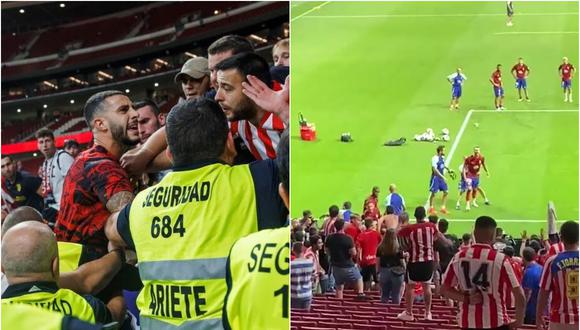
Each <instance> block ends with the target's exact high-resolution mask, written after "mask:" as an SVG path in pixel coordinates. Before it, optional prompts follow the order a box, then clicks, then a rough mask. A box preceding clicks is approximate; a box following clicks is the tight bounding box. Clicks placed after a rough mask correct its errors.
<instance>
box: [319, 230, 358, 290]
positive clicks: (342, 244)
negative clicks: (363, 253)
mask: <svg viewBox="0 0 580 330" xmlns="http://www.w3.org/2000/svg"><path fill="white" fill-rule="evenodd" d="M334 227H335V229H336V232H335V233H334V234H332V235H330V236H328V237H327V238H326V243H325V244H326V251H327V253H328V255H329V256H330V265H331V266H332V274H333V276H334V279H335V281H336V297H337V298H338V299H342V293H343V290H344V285H345V284H354V285H355V289H356V291H357V293H358V295H357V296H356V297H355V299H357V300H366V299H368V297H367V296H365V295H364V291H363V289H364V288H363V281H362V276H361V274H360V272H359V270H358V268H357V267H356V266H355V264H354V262H353V261H352V258H353V257H354V256H356V248H355V246H354V242H353V240H352V238H351V237H350V236H348V235H346V234H345V233H344V230H343V228H344V221H343V220H341V219H338V220H336V221H335V222H334Z"/></svg>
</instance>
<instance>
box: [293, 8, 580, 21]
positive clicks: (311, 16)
mask: <svg viewBox="0 0 580 330" xmlns="http://www.w3.org/2000/svg"><path fill="white" fill-rule="evenodd" d="M321 6H322V5H321ZM314 9H316V7H315V8H312V9H311V10H309V11H307V12H306V13H304V14H302V15H300V16H298V17H296V18H294V19H292V21H293V20H295V19H298V18H300V17H302V16H304V15H305V14H307V13H310V12H311V11H313V10H314ZM518 15H519V16H577V15H578V13H527V14H525V13H519V14H518ZM478 16H505V14H495V13H494V14H377V15H309V16H306V18H413V17H478Z"/></svg>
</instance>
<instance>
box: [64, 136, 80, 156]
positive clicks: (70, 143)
mask: <svg viewBox="0 0 580 330" xmlns="http://www.w3.org/2000/svg"><path fill="white" fill-rule="evenodd" d="M62 148H63V149H64V151H66V152H68V153H69V154H70V155H71V156H72V157H73V158H76V157H77V156H78V155H79V152H81V146H80V144H79V143H78V142H77V141H76V140H74V139H70V140H65V141H64V145H63V146H62Z"/></svg>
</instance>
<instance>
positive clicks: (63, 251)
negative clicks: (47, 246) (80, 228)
mask: <svg viewBox="0 0 580 330" xmlns="http://www.w3.org/2000/svg"><path fill="white" fill-rule="evenodd" d="M57 243H58V262H59V271H60V273H61V274H62V273H66V272H72V271H74V270H76V269H77V268H79V262H80V260H81V255H82V253H83V246H82V244H78V243H71V242H57Z"/></svg>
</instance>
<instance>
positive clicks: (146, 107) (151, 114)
mask: <svg viewBox="0 0 580 330" xmlns="http://www.w3.org/2000/svg"><path fill="white" fill-rule="evenodd" d="M133 107H134V108H135V110H137V112H138V113H139V116H138V118H139V120H138V122H137V123H138V127H139V140H140V141H141V143H145V142H146V141H147V140H148V139H149V137H150V136H151V135H153V133H155V132H156V131H157V130H158V129H160V128H161V127H163V126H165V113H162V112H161V110H159V107H158V106H157V104H155V102H153V101H151V100H149V99H145V100H141V101H137V102H134V103H133Z"/></svg>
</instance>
